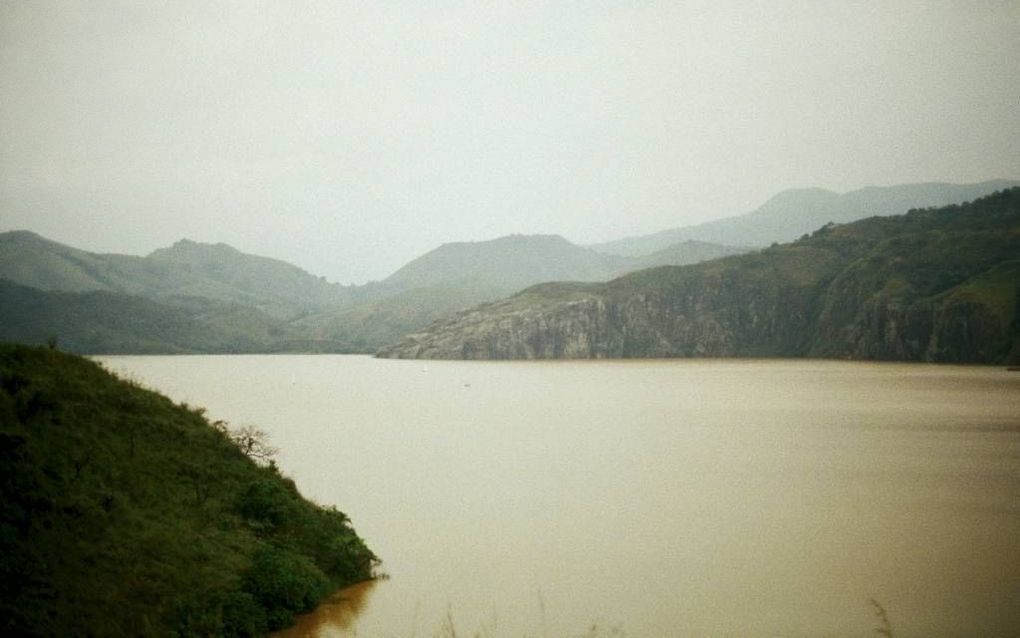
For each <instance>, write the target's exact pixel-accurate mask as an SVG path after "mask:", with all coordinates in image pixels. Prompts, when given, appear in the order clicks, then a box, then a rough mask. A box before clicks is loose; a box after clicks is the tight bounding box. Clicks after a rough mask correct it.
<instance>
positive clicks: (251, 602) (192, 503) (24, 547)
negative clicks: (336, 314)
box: [0, 345, 375, 636]
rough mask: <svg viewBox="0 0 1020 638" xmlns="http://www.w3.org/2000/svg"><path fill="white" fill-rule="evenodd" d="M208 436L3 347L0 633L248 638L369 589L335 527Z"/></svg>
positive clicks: (118, 384) (328, 512) (134, 390)
mask: <svg viewBox="0 0 1020 638" xmlns="http://www.w3.org/2000/svg"><path fill="white" fill-rule="evenodd" d="M219 425H220V427H213V426H212V425H211V424H210V423H209V422H208V421H207V420H206V419H205V418H204V417H203V416H202V411H201V410H194V409H189V408H188V407H187V406H180V405H175V404H173V403H172V402H171V401H170V400H169V399H167V398H165V397H163V396H161V395H159V394H156V393H154V392H151V391H148V390H145V389H142V388H139V387H137V386H136V385H133V384H131V383H128V382H125V381H122V380H119V379H117V378H115V377H114V376H112V375H110V374H108V373H107V372H105V371H103V370H102V369H101V368H100V366H99V365H97V364H96V363H94V362H91V361H88V360H86V359H82V358H79V357H77V356H73V355H67V354H63V353H60V352H57V351H55V350H46V349H41V348H29V347H25V346H13V345H0V556H3V560H2V561H0V570H2V574H0V633H2V634H4V635H27V636H72V635H103V636H166V635H176V636H209V635H222V636H258V635H263V634H265V633H266V632H267V631H268V630H270V629H273V628H278V627H282V626H285V625H287V624H289V623H290V622H291V619H292V618H293V615H294V614H295V613H297V612H301V611H303V610H308V609H310V608H312V607H313V606H314V605H315V604H316V603H317V602H318V601H319V600H320V599H321V598H322V597H323V596H324V595H325V594H327V593H328V592H330V591H332V590H334V589H335V588H337V587H339V586H342V585H345V584H349V583H352V582H356V581H360V580H364V579H368V578H371V576H372V569H373V566H374V564H375V557H374V556H373V554H372V552H371V551H369V550H368V549H367V548H366V547H365V545H364V543H363V542H362V541H361V539H360V538H358V536H357V535H356V534H355V532H354V530H353V529H352V528H351V526H350V522H349V521H348V519H347V517H346V516H345V515H344V514H343V513H341V512H339V511H337V510H336V509H334V508H322V507H319V506H317V505H314V504H312V503H310V502H308V501H306V500H304V499H303V498H302V497H301V496H300V494H299V493H298V491H297V489H296V487H295V486H294V483H293V482H292V481H290V480H289V479H287V478H285V477H283V476H281V475H280V473H279V471H278V470H277V469H276V467H275V466H274V465H272V464H271V463H270V464H268V465H259V464H256V463H255V462H254V461H253V460H252V459H251V458H249V456H248V455H246V454H245V451H244V450H243V449H242V447H244V448H245V449H246V450H247V451H249V452H251V451H252V448H251V446H241V447H239V446H238V445H237V441H236V437H235V439H234V440H232V439H231V437H230V436H229V431H228V430H226V429H225V428H224V427H222V424H219Z"/></svg>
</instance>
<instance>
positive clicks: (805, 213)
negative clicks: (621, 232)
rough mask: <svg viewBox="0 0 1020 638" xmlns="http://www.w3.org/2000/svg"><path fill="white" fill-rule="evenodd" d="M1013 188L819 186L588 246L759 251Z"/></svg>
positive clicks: (627, 250)
mask: <svg viewBox="0 0 1020 638" xmlns="http://www.w3.org/2000/svg"><path fill="white" fill-rule="evenodd" d="M1014 186H1020V182H1017V181H1014V180H990V181H986V182H978V183H974V184H947V183H943V182H926V183H921V184H900V185H896V186H871V187H868V188H862V189H858V190H855V191H850V192H848V193H843V194H838V193H834V192H832V191H828V190H825V189H821V188H801V189H793V190H786V191H783V192H781V193H778V194H777V195H775V196H774V197H772V198H771V199H769V200H768V201H767V202H765V203H764V204H762V205H761V206H760V207H758V208H757V209H755V210H754V211H752V212H750V213H747V214H744V215H737V216H735V217H727V218H725V219H719V220H716V221H711V222H707V223H704V224H698V225H695V226H684V227H680V228H672V229H669V230H664V231H660V232H658V233H654V234H651V235H643V236H640V237H629V238H626V239H620V240H617V241H611V242H606V243H603V244H597V245H594V246H591V248H593V249H595V250H598V251H600V252H605V253H609V254H614V255H646V254H648V253H651V252H653V251H656V250H661V249H663V248H665V247H667V246H669V245H671V244H674V243H676V242H678V241H683V240H700V241H706V242H716V243H722V244H735V245H746V246H758V247H762V246H767V245H769V244H771V243H773V242H788V241H793V240H795V239H797V238H798V237H800V236H801V235H803V234H804V233H810V232H812V231H813V230H815V229H816V228H821V227H822V226H823V225H825V224H827V223H829V222H833V223H836V224H843V223H848V222H852V221H857V220H859V219H864V218H866V217H871V216H875V215H902V214H903V213H905V212H907V211H908V210H910V209H912V208H928V207H932V206H948V205H951V204H960V203H963V202H967V201H971V200H974V199H977V198H978V197H983V196H985V195H988V194H989V193H992V192H994V191H998V190H1004V189H1007V188H1012V187H1014Z"/></svg>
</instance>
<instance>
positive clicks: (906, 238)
mask: <svg viewBox="0 0 1020 638" xmlns="http://www.w3.org/2000/svg"><path fill="white" fill-rule="evenodd" d="M1018 289H1020V188H1013V189H1010V190H1008V191H1003V192H1000V193H996V194H993V195H991V196H988V197H985V198H982V199H979V200H977V201H975V202H973V203H970V204H965V205H962V206H955V205H954V206H948V207H944V208H940V209H927V210H915V211H911V212H910V213H908V214H906V215H900V216H893V217H874V218H870V219H866V220H862V221H859V222H855V223H851V224H845V225H830V226H825V227H823V228H822V229H820V230H818V231H816V232H815V233H814V234H813V235H812V236H810V237H806V238H804V239H801V240H799V241H797V242H794V243H791V244H786V245H777V246H773V247H772V248H768V249H765V250H763V251H761V252H758V253H754V254H748V255H742V256H736V257H728V258H724V259H718V260H715V261H710V262H705V263H702V264H698V265H694V266H687V267H664V268H655V269H650V270H645V271H640V272H636V273H632V274H630V275H627V276H624V277H621V278H619V279H615V280H613V281H610V282H607V283H603V284H548V285H540V286H535V287H533V288H530V289H528V290H525V291H523V292H521V293H519V294H517V295H515V296H513V297H510V298H509V299H505V300H502V301H498V302H495V303H491V304H487V305H483V306H479V307H476V308H473V309H471V310H468V311H465V312H462V313H459V314H457V315H454V316H452V317H449V318H446V319H443V320H440V321H438V322H436V323H434V324H433V325H432V326H430V327H429V328H428V329H426V330H425V331H422V332H419V333H416V334H412V335H409V336H407V337H406V338H405V339H403V340H401V341H400V342H398V343H396V344H394V345H393V346H390V347H386V348H383V349H382V350H380V352H379V355H380V356H383V357H401V358H452V359H460V358H465V359H525V358H598V357H690V356H782V357H799V356H822V357H847V358H862V359H897V360H915V361H954V362H983V363H996V362H1002V361H1016V360H1017V359H1018V358H1020V321H1018V298H1020V291H1018Z"/></svg>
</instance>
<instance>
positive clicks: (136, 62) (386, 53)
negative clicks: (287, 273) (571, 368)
mask: <svg viewBox="0 0 1020 638" xmlns="http://www.w3.org/2000/svg"><path fill="white" fill-rule="evenodd" d="M997 177H1005V178H1017V177H1020V2H1015V1H1010V0H1006V1H999V2H981V1H979V0H975V1H960V2H938V1H931V2H895V1H893V2H890V1H888V0H885V1H877V2H849V1H846V0H839V1H833V2H803V1H801V2H789V3H787V2H761V3H758V2H733V3H725V2H718V1H710V2H681V1H679V0H673V1H666V2H622V1H621V2H596V1H586V2H552V1H548V2H547V1H539V2H512V3H511V2H508V3H498V2H460V3H443V2H376V1H373V2H364V3H345V2H321V3H319V2H292V1H287V2H283V1H281V2H265V3H260V2H254V1H249V0H245V1H243V2H237V3H224V2H209V1H207V0H202V1H200V2H195V3H188V2H183V1H180V0H173V1H171V2H154V1H153V2H144V1H143V2H137V1H134V0H129V1H125V2H105V1H91V0H90V1H89V2H78V1H77V0H75V1H72V2H56V3H50V2H43V1H36V0H26V1H24V2H10V1H7V0H0V230H10V229H15V228H25V229H29V230H34V231H36V232H39V233H41V234H43V235H45V236H47V237H50V238H52V239H56V240H58V241H62V242H65V243H69V244H72V245H75V246H78V247H82V248H86V249H89V250H96V251H105V252H125V253H133V254H145V253H147V252H149V251H151V250H153V249H155V248H157V247H161V246H165V245H169V244H170V243H172V242H174V241H175V240H177V239H179V238H181V237H188V238H191V239H195V240H199V241H207V242H216V241H223V242H227V243H229V244H231V245H234V246H236V247H237V248H240V249H241V250H244V251H246V252H252V253H257V254H263V255H269V256H273V257H278V258H281V259H286V260H288V261H291V262H294V263H296V264H298V265H300V266H302V267H303V268H306V269H308V270H310V271H312V272H313V273H315V274H322V275H326V276H327V277H328V278H330V279H332V280H336V281H341V282H344V283H348V282H363V281H365V280H368V279H379V278H382V277H385V276H386V275H388V274H389V273H390V272H392V271H393V270H395V269H396V268H397V267H399V266H400V265H402V264H403V263H404V262H406V261H408V260H410V259H411V258H413V257H415V256H417V255H419V254H421V253H423V252H425V251H427V250H429V249H431V248H434V247H435V246H437V245H438V244H440V243H442V242H446V241H463V240H481V239H489V238H493V237H496V236H499V235H504V234H508V233H514V232H517V233H558V234H562V235H564V236H565V237H567V238H568V239H570V240H572V241H574V242H578V243H591V242H597V241H603V240H608V239H616V238H619V237H622V236H626V235H634V234H642V233H647V232H652V231H656V230H661V229H664V228H669V227H674V226H680V225H685V224H689V223H695V222H699V221H705V220H708V219H714V218H718V217H724V216H728V215H733V214H738V213H743V212H747V211H749V210H752V209H754V208H755V207H757V206H758V205H760V204H761V203H762V202H764V201H765V200H766V199H767V198H768V197H770V196H772V195H773V194H775V193H776V192H778V191H780V190H782V189H785V188H791V187H801V186H820V187H823V188H829V189H832V190H836V191H841V192H842V191H846V190H851V189H855V188H860V187H863V186H867V185H887V184H896V183H903V182H915V181H952V182H969V181H980V180H985V179H990V178H997Z"/></svg>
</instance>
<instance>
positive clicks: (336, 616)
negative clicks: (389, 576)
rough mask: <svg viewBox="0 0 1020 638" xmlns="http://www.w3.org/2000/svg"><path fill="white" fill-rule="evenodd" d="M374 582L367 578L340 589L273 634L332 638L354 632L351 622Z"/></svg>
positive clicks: (290, 637) (289, 637)
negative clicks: (287, 626)
mask: <svg viewBox="0 0 1020 638" xmlns="http://www.w3.org/2000/svg"><path fill="white" fill-rule="evenodd" d="M376 582H377V581H374V580H370V581H366V582H364V583H358V584H357V585H353V586H351V587H347V588H346V589H341V590H340V591H338V592H336V593H335V594H333V595H332V596H330V597H329V598H327V599H326V600H325V601H324V602H323V603H322V604H321V605H319V606H318V607H316V608H315V610H313V611H312V612H310V613H307V614H302V615H301V616H298V617H297V620H296V621H295V623H294V625H293V626H291V627H289V628H287V629H284V630H283V631H279V632H276V633H275V634H273V637H274V638H335V637H341V636H353V635H355V632H354V631H353V630H354V622H355V621H356V620H357V618H358V615H359V614H361V612H362V611H364V610H365V607H366V605H367V604H368V601H369V599H370V598H371V597H372V590H373V589H374V588H375V584H376Z"/></svg>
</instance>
